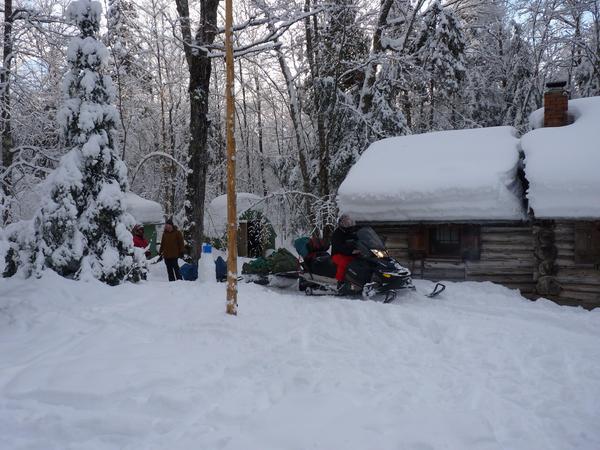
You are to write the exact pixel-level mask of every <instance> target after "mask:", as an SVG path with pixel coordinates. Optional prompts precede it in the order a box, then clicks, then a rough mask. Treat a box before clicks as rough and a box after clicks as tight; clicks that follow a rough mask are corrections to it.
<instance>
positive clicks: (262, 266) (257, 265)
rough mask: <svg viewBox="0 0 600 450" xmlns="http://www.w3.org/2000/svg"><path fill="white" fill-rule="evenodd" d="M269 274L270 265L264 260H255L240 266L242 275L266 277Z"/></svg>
mask: <svg viewBox="0 0 600 450" xmlns="http://www.w3.org/2000/svg"><path fill="white" fill-rule="evenodd" d="M269 272H271V264H270V263H269V261H267V260H266V259H265V258H256V259H255V260H254V261H250V262H247V263H244V265H243V266H242V274H252V275H267V274H269Z"/></svg>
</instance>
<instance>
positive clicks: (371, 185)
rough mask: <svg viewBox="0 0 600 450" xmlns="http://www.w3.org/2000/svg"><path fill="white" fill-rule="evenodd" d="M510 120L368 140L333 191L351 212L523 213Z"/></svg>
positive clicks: (403, 217)
mask: <svg viewBox="0 0 600 450" xmlns="http://www.w3.org/2000/svg"><path fill="white" fill-rule="evenodd" d="M516 136H517V131H516V130H515V129H514V128H512V127H494V128H478V129H471V130H454V131H439V132H433V133H425V134H418V135H412V136H401V137H394V138H389V139H384V140H381V141H378V142H375V143H373V144H372V145H371V146H370V147H369V148H368V149H367V150H366V151H365V152H364V153H363V154H362V155H361V157H360V159H359V160H358V162H357V163H356V164H355V165H354V167H352V168H351V169H350V172H349V173H348V175H347V177H346V179H345V180H344V182H343V183H342V185H341V186H340V188H339V191H338V205H339V207H340V210H341V212H345V213H349V214H350V215H351V216H352V217H353V218H354V219H355V220H359V221H360V220H364V221H379V222H386V221H390V222H402V221H447V220H469V221H470V220H521V219H523V218H524V217H525V211H524V208H523V205H522V201H521V198H522V193H521V190H522V188H521V186H520V184H519V182H518V181H517V170H518V167H519V147H518V145H519V140H518V138H517V137H516Z"/></svg>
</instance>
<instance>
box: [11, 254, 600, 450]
mask: <svg viewBox="0 0 600 450" xmlns="http://www.w3.org/2000/svg"><path fill="white" fill-rule="evenodd" d="M153 270H154V271H155V272H154V273H153V275H154V276H153V277H152V280H151V281H148V282H145V283H142V284H140V285H133V284H125V285H122V286H117V287H108V286H105V285H103V284H100V283H97V282H89V283H84V282H74V281H67V280H64V279H62V278H60V277H58V276H56V275H53V274H52V273H50V272H48V273H46V275H45V276H44V278H43V279H41V280H33V279H30V280H17V279H10V280H0V355H2V358H1V360H0V448H2V449H11V450H17V449H40V450H42V449H43V450H51V449H60V450H64V449H77V450H80V449H94V450H96V449H111V450H112V449H116V448H119V449H211V450H212V449H226V450H234V449H235V450H242V449H243V450H249V449H255V450H269V449H272V450H284V449H285V450H287V449H290V450H304V449H309V448H310V449H323V450H331V449H346V450H352V449H357V450H359V449H360V450H365V449H378V450H387V449H402V450H431V449H456V450H459V449H485V450H488V449H489V450H492V449H494V450H498V449H512V450H519V449H523V450H531V449H537V448H543V449H545V450H551V449H556V450H564V449H574V448H577V449H589V450H597V449H598V448H600V427H599V426H598V417H600V311H592V312H588V311H584V310H582V309H576V308H568V307H560V306H557V305H555V304H553V303H550V302H548V301H538V302H535V303H532V302H529V301H528V300H525V299H523V298H521V297H520V296H519V295H518V293H517V292H516V291H511V290H508V289H505V288H503V287H500V286H497V285H493V284H491V283H463V284H454V283H448V288H447V290H446V291H445V292H444V294H442V296H441V298H439V299H433V300H431V299H425V298H423V297H422V296H419V295H418V294H415V293H406V295H400V296H399V297H398V299H397V300H396V301H395V302H394V303H393V304H389V305H384V304H381V303H376V302H373V301H360V300H345V299H341V298H333V297H312V298H310V297H305V296H303V295H300V294H299V293H297V292H296V291H294V290H285V291H278V290H271V289H269V288H265V287H261V286H257V285H252V284H241V285H240V292H239V303H240V306H239V316H237V317H230V316H227V315H225V313H224V311H225V285H224V284H216V283H210V282H208V283H207V282H204V283H202V282H175V283H167V282H165V281H158V280H157V279H161V278H162V277H164V275H163V273H162V272H163V271H164V267H162V265H160V264H159V265H157V266H154V267H153ZM417 287H418V288H419V289H420V290H422V291H428V290H430V288H431V287H432V283H428V282H418V281H417Z"/></svg>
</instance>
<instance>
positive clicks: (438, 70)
mask: <svg viewBox="0 0 600 450" xmlns="http://www.w3.org/2000/svg"><path fill="white" fill-rule="evenodd" d="M465 46H466V44H465V37H464V33H463V30H462V26H461V24H460V22H459V20H458V19H457V17H456V16H455V15H454V13H453V12H452V10H451V9H450V8H448V7H444V6H442V5H441V4H440V2H439V1H437V0H436V1H434V2H433V3H432V4H431V6H430V7H429V8H428V9H427V11H425V13H424V15H423V22H422V26H421V30H420V32H419V35H418V38H417V40H416V49H415V50H416V51H415V53H416V60H417V64H418V65H419V66H421V67H422V68H423V69H424V70H425V77H424V78H425V79H424V80H423V81H424V82H425V83H426V86H424V87H425V90H426V91H427V92H428V97H429V124H428V128H429V130H433V129H440V128H442V129H443V128H448V127H449V125H448V123H443V120H442V117H438V116H439V114H438V112H440V111H444V110H449V111H448V113H450V114H451V113H452V112H453V109H452V99H453V97H454V96H456V95H457V94H458V93H459V91H460V89H459V87H460V83H461V82H462V81H463V79H464V77H465V71H466V68H465V62H464V53H465Z"/></svg>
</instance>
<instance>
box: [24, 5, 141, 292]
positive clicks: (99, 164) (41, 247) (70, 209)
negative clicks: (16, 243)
mask: <svg viewBox="0 0 600 450" xmlns="http://www.w3.org/2000/svg"><path fill="white" fill-rule="evenodd" d="M100 14H101V6H100V3H98V2H96V1H91V0H77V1H74V2H72V3H71V4H70V5H69V7H68V9H67V15H68V18H69V19H70V20H72V21H73V22H74V23H75V24H76V25H77V26H78V27H79V30H80V34H79V35H78V36H76V37H74V38H73V39H72V40H71V43H70V45H69V48H68V52H67V60H68V63H69V66H70V70H69V71H68V73H67V74H66V75H65V78H64V81H63V89H64V94H65V100H64V103H63V106H62V108H61V111H60V113H59V120H60V123H61V126H62V128H63V133H64V139H65V144H66V147H67V149H68V153H67V154H66V155H65V156H64V157H63V158H62V159H61V161H60V164H59V166H58V168H57V169H56V170H55V171H54V172H53V173H52V174H51V175H50V177H49V179H48V181H47V198H46V199H45V201H44V202H43V203H42V207H41V209H40V211H39V212H38V213H37V215H36V217H35V219H34V228H35V242H36V248H35V250H34V255H33V258H34V265H35V266H34V270H35V273H36V274H39V273H40V271H41V270H43V269H44V268H45V267H48V268H51V269H53V270H55V271H56V272H58V273H59V274H60V275H63V276H67V277H74V278H81V277H88V276H90V274H91V275H92V276H93V277H94V278H97V279H99V280H101V281H103V282H106V283H108V284H118V283H119V282H121V281H123V280H132V281H137V280H139V278H140V276H141V275H142V272H143V270H144V268H143V259H142V258H143V257H142V255H141V253H140V252H137V251H134V248H133V244H132V236H131V233H130V232H129V231H128V226H130V225H132V223H131V220H132V218H131V216H129V215H128V214H127V213H125V211H124V206H123V201H124V192H125V191H126V190H127V169H126V167H125V165H124V163H123V162H122V161H121V160H120V159H119V157H118V155H117V151H116V131H115V127H116V123H117V121H118V113H117V110H116V108H115V107H114V106H113V104H112V103H113V100H114V92H113V91H114V88H113V85H112V82H111V80H110V77H109V76H107V75H104V74H103V72H104V71H105V69H106V61H107V57H108V53H107V50H106V47H105V46H104V44H102V43H101V42H100V41H99V40H98V39H97V37H96V36H97V33H98V30H99V26H100Z"/></svg>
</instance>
